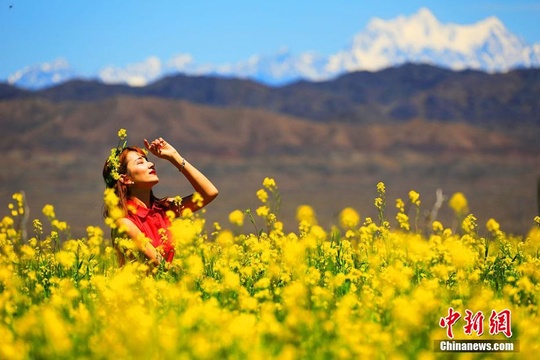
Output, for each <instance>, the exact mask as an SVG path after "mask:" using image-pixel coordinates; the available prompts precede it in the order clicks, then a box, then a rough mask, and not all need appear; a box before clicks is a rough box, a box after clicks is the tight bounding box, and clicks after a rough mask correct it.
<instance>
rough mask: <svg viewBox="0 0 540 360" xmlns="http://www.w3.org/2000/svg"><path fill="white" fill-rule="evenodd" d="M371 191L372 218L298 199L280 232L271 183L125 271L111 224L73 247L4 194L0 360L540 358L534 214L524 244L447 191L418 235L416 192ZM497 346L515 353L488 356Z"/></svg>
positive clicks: (60, 225) (182, 231) (178, 228)
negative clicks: (160, 260)
mask: <svg viewBox="0 0 540 360" xmlns="http://www.w3.org/2000/svg"><path fill="white" fill-rule="evenodd" d="M374 187H376V190H377V194H378V196H377V197H376V198H375V199H374V201H373V206H374V207H375V209H376V211H377V214H378V216H377V217H376V218H363V217H362V216H361V214H358V212H357V211H356V210H355V209H353V208H345V209H343V210H342V211H341V213H340V216H339V221H337V222H336V224H335V225H334V226H332V227H329V228H323V227H322V226H320V225H319V224H318V221H317V214H316V213H315V211H314V210H313V208H312V207H310V206H309V205H304V204H299V205H298V210H297V216H296V217H297V223H296V224H292V226H291V224H287V226H286V228H294V229H296V230H295V231H293V232H290V233H286V232H284V230H283V229H284V228H285V226H284V224H283V223H282V222H281V221H280V216H279V206H280V202H281V197H280V193H279V188H278V185H277V184H276V183H275V181H274V180H273V179H269V178H266V179H264V181H263V183H262V186H261V189H260V190H259V191H257V193H256V194H253V196H254V197H256V198H258V199H259V200H260V207H258V208H256V209H231V212H230V216H229V222H228V223H226V224H218V223H214V224H208V223H205V214H204V211H202V212H200V213H196V214H186V215H185V216H184V217H182V218H177V219H174V220H173V225H172V229H171V230H172V233H173V234H174V238H175V243H176V257H175V260H174V262H173V263H172V264H170V266H167V267H165V266H162V267H157V268H150V267H149V266H148V265H147V264H145V263H143V262H135V263H130V264H128V265H126V266H124V267H123V268H119V266H118V264H117V260H116V254H115V250H114V245H113V244H114V243H115V242H116V243H117V245H118V247H119V248H120V249H121V251H126V252H130V251H132V248H133V247H132V244H131V242H130V241H129V240H126V239H111V238H110V235H109V234H110V231H109V229H108V228H107V227H106V226H104V227H99V226H88V228H87V235H86V236H85V237H83V238H80V239H73V238H72V237H71V236H70V228H69V224H67V223H66V222H64V221H62V220H61V219H57V218H56V215H55V211H54V206H53V205H47V206H45V207H44V208H43V209H42V216H41V218H36V219H32V218H29V216H28V212H27V211H26V209H25V207H26V203H25V199H24V196H23V194H20V193H17V194H14V195H13V199H12V200H11V201H10V203H8V204H4V205H3V206H7V207H9V211H10V213H11V215H10V216H6V217H4V218H3V219H2V220H1V223H0V254H1V255H0V342H1V346H0V358H1V359H224V358H230V359H438V358H466V359H469V358H475V359H476V358H486V359H492V358H516V359H530V358H531V356H534V354H537V353H538V352H540V319H539V316H538V315H539V310H538V303H537V301H538V297H539V296H540V285H539V281H540V231H539V226H540V218H538V217H537V218H535V219H530V226H531V231H530V232H529V234H528V235H527V236H525V237H518V236H513V235H510V234H507V233H505V231H504V229H501V228H500V226H499V224H498V222H497V219H490V220H489V221H488V222H487V223H486V224H479V223H477V220H476V218H475V217H474V215H473V214H470V213H469V210H468V206H467V199H466V198H465V197H464V196H463V195H462V194H460V193H457V194H454V195H453V196H452V197H451V198H450V199H448V201H445V202H444V203H442V204H440V206H442V207H450V208H451V209H452V211H453V213H454V214H455V220H454V221H453V223H452V224H443V223H441V222H439V221H437V218H436V211H433V214H432V218H431V220H430V222H429V223H430V226H429V227H428V228H426V227H425V226H424V221H423V219H422V221H420V214H421V213H423V212H424V210H425V209H423V208H422V206H423V204H422V198H421V194H418V193H417V192H415V191H413V190H411V191H410V192H409V193H408V194H407V197H404V198H403V199H387V198H386V189H385V185H384V184H383V183H379V184H374ZM104 198H105V201H106V202H107V203H109V205H114V203H115V201H116V199H115V197H114V196H113V195H112V194H110V193H106V194H105V196H104ZM430 210H433V209H430ZM435 210H436V209H435ZM118 215H119V214H118V213H117V212H115V211H112V212H111V216H113V217H114V216H118ZM114 220H115V219H114V218H110V219H106V223H107V224H109V225H111V224H114ZM420 223H422V224H421V225H420ZM246 229H249V231H246ZM481 234H484V235H481ZM457 340H467V341H468V343H467V344H465V345H467V346H492V351H491V352H452V353H448V352H444V351H443V350H459V349H458V347H459V346H461V343H460V342H458V341H457ZM490 340H498V341H499V342H488V341H490ZM465 345H464V346H465ZM500 345H504V346H506V347H507V349H511V350H513V351H509V352H499V351H495V350H494V349H493V347H495V346H500Z"/></svg>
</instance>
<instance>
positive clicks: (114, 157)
mask: <svg viewBox="0 0 540 360" xmlns="http://www.w3.org/2000/svg"><path fill="white" fill-rule="evenodd" d="M118 138H119V140H118V145H117V146H116V147H114V148H112V149H111V154H110V155H109V157H108V158H107V166H108V167H109V169H110V171H109V173H108V174H107V177H106V178H105V183H106V184H107V186H108V187H114V184H116V181H117V180H118V179H120V173H119V172H118V170H119V169H120V154H121V153H122V151H123V150H124V149H125V148H126V145H127V140H126V138H127V131H126V129H120V130H118Z"/></svg>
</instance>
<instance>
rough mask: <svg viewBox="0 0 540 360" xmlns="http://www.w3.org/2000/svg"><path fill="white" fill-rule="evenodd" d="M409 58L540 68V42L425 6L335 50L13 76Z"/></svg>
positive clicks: (336, 68) (349, 65) (280, 70)
mask: <svg viewBox="0 0 540 360" xmlns="http://www.w3.org/2000/svg"><path fill="white" fill-rule="evenodd" d="M345 41H346V40H345V39H344V42H345ZM405 63H425V64H432V65H435V66H438V67H443V68H447V69H452V70H464V69H474V70H481V71H484V72H506V71H508V70H511V69H516V68H535V67H539V66H540V44H527V43H525V42H524V41H523V40H522V39H520V38H519V37H518V36H516V35H514V34H512V33H511V32H510V31H508V29H506V27H505V26H504V24H503V23H502V22H501V21H500V20H498V19H497V18H495V17H490V18H487V19H485V20H482V21H479V22H477V23H475V24H470V25H458V24H452V23H441V22H439V21H438V19H437V18H436V17H435V16H434V15H433V14H432V13H431V11H430V10H428V9H426V8H422V9H420V10H419V11H418V12H417V13H416V14H412V15H411V16H399V17H398V18H395V19H391V20H387V21H385V20H381V19H376V18H375V19H373V20H372V21H371V22H370V23H369V24H368V25H367V27H366V28H365V29H363V30H361V31H360V32H358V33H357V34H355V35H354V36H352V40H351V41H350V43H349V44H348V45H346V46H344V47H343V49H342V50H339V51H337V52H336V53H334V54H330V55H324V56H323V55H320V54H317V53H316V51H315V50H314V51H312V52H308V53H301V54H298V55H295V54H294V53H293V51H291V50H287V49H282V50H279V51H277V52H276V53H275V54H271V55H260V54H256V55H253V56H252V57H250V58H249V59H246V60H244V61H240V62H238V63H236V64H198V63H197V62H196V60H195V59H193V58H192V56H191V55H190V54H180V55H178V56H176V57H174V58H172V59H168V60H162V59H159V58H157V57H149V58H148V59H146V60H145V61H143V62H141V63H134V64H130V65H128V66H126V67H125V68H120V67H116V66H109V67H106V68H102V69H101V70H100V71H99V73H97V74H92V75H81V74H78V73H77V72H76V71H75V70H74V68H73V67H72V66H71V64H69V62H68V61H67V60H65V59H58V60H56V61H53V62H51V63H46V64H38V65H35V66H29V67H26V68H24V69H21V70H20V71H18V72H17V73H15V74H12V75H11V76H10V77H9V79H8V82H9V83H10V84H12V85H16V86H18V87H21V88H27V89H41V88H45V87H49V86H52V85H56V84H60V83H62V82H65V81H68V80H73V79H76V78H82V77H86V78H88V77H89V78H94V79H96V80H98V81H100V82H104V83H107V84H127V85H131V86H145V85H148V84H150V83H153V82H155V81H158V80H159V79H161V78H163V77H165V76H173V75H175V74H178V73H182V74H187V75H197V76H199V75H210V76H215V75H220V76H226V77H232V78H243V79H252V80H254V81H257V82H260V83H263V84H267V85H274V86H275V85H284V84H288V83H291V82H294V81H297V80H301V79H303V80H309V81H322V80H329V79H332V78H334V77H336V76H339V75H342V74H346V73H349V72H356V71H360V70H369V71H378V70H381V69H385V68H388V67H394V66H396V65H401V64H405ZM74 65H75V67H76V64H74Z"/></svg>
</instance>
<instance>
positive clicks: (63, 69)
mask: <svg viewBox="0 0 540 360" xmlns="http://www.w3.org/2000/svg"><path fill="white" fill-rule="evenodd" d="M78 77H80V76H79V75H78V74H77V73H76V72H75V70H73V69H72V68H71V66H70V65H69V63H68V62H67V60H65V59H57V60H55V61H53V62H50V63H43V64H38V65H34V66H27V67H25V68H24V69H22V70H19V71H17V72H16V73H14V74H12V75H10V76H9V77H8V79H7V80H8V83H9V84H13V85H17V86H18V87H21V88H26V89H41V88H46V87H49V86H52V85H55V84H59V83H62V82H65V81H67V80H70V79H73V78H78Z"/></svg>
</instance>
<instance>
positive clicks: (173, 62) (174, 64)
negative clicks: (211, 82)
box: [167, 54, 194, 71]
mask: <svg viewBox="0 0 540 360" xmlns="http://www.w3.org/2000/svg"><path fill="white" fill-rule="evenodd" d="M193 64H194V61H193V57H192V56H191V55H190V54H178V55H175V56H173V57H172V58H171V59H170V60H169V61H167V69H168V70H173V71H185V70H188V69H189V68H190V67H192V66H193Z"/></svg>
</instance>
